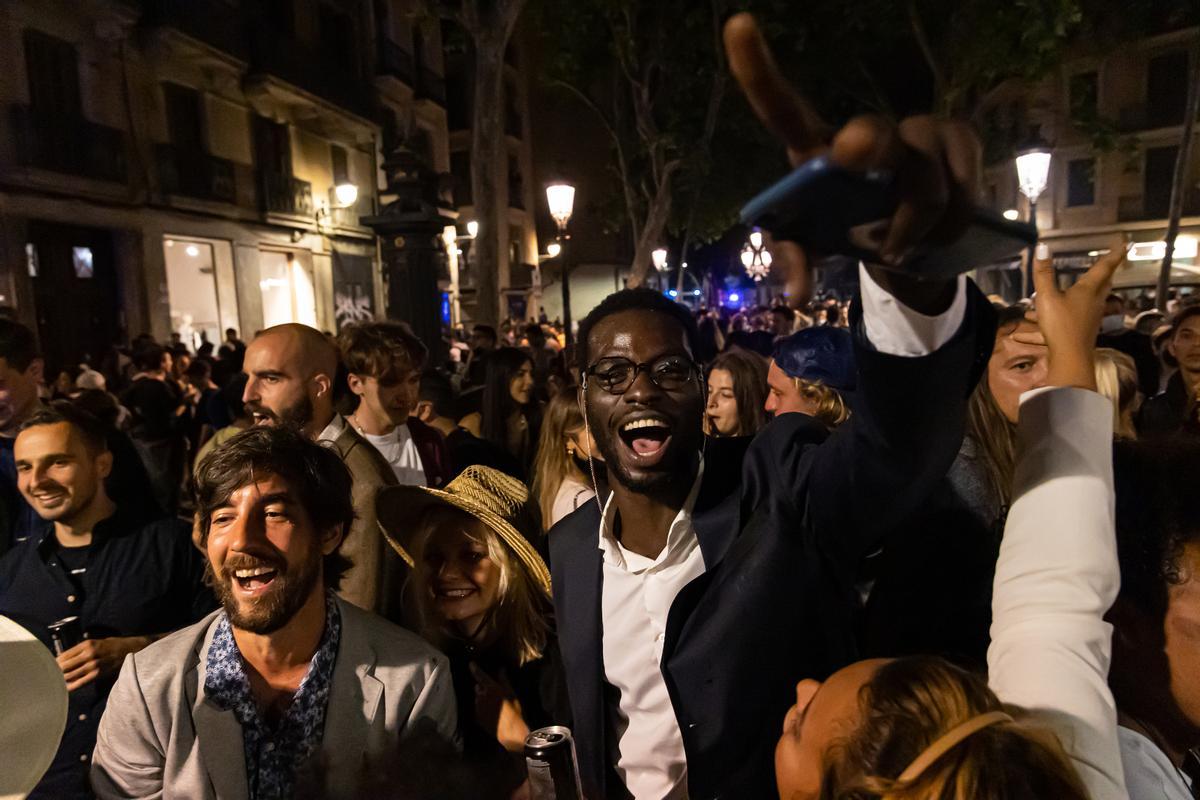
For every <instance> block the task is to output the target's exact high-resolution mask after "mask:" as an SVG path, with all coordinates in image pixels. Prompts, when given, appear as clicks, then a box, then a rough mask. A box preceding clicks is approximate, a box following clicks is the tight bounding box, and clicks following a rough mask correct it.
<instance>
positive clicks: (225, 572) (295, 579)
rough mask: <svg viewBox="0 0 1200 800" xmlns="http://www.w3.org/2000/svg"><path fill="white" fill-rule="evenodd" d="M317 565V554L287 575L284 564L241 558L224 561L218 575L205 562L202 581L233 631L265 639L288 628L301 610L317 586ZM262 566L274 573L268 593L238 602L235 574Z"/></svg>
mask: <svg viewBox="0 0 1200 800" xmlns="http://www.w3.org/2000/svg"><path fill="white" fill-rule="evenodd" d="M320 565H321V555H320V553H319V552H317V553H316V554H315V555H314V556H313V557H311V558H309V559H308V560H307V561H305V562H303V563H302V564H300V565H299V566H298V567H297V568H296V569H295V571H293V572H289V571H288V566H287V564H286V563H284V562H283V561H282V560H275V559H261V558H250V557H241V558H236V559H230V560H228V561H226V562H225V564H224V565H223V566H222V567H221V573H220V575H218V574H217V573H216V571H215V570H214V569H213V566H212V562H211V561H210V562H207V563H206V564H205V566H204V573H205V574H204V579H205V582H207V583H208V585H209V586H211V587H212V589H213V591H214V592H215V593H216V595H217V599H218V600H220V601H221V606H222V607H224V609H225V613H226V614H228V615H229V622H230V623H231V624H232V625H233V626H234V627H235V628H238V629H239V630H243V631H248V632H250V633H254V634H259V635H264V634H269V633H274V632H275V631H277V630H279V629H280V628H282V627H283V626H284V625H286V624H288V622H290V621H291V619H292V617H294V616H296V612H298V611H299V610H300V609H301V608H303V607H304V604H305V603H306V602H308V598H309V597H310V596H311V595H312V592H313V588H314V587H315V586H316V584H317V577H318V575H319V574H320ZM264 566H265V567H271V568H272V569H275V570H276V574H275V578H274V580H272V581H271V587H270V589H269V590H268V591H267V592H265V593H263V594H262V595H260V596H259V597H257V598H255V599H253V600H244V601H241V602H239V600H238V598H237V595H236V593H235V592H234V588H233V583H234V581H235V580H237V579H236V578H235V577H234V571H236V570H239V569H253V568H254V567H264Z"/></svg>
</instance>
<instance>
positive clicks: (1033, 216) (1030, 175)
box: [1016, 128, 1051, 297]
mask: <svg viewBox="0 0 1200 800" xmlns="http://www.w3.org/2000/svg"><path fill="white" fill-rule="evenodd" d="M1050 158H1051V148H1050V145H1049V144H1048V143H1047V142H1046V141H1045V140H1044V139H1042V137H1041V135H1040V133H1039V131H1038V129H1037V128H1034V129H1033V134H1032V135H1031V136H1030V137H1029V140H1028V141H1027V142H1026V143H1025V145H1024V146H1023V147H1021V148H1020V149H1019V150H1017V157H1016V162H1017V188H1018V189H1020V190H1021V194H1023V195H1025V198H1026V199H1027V200H1029V221H1030V222H1032V223H1033V227H1034V228H1035V229H1036V228H1037V202H1038V198H1039V197H1041V195H1042V192H1044V191H1046V184H1047V182H1048V181H1049V177H1050ZM1032 293H1033V251H1032V250H1031V251H1030V252H1029V257H1028V258H1027V259H1026V265H1025V296H1026V297H1028V296H1029V295H1030V294H1032Z"/></svg>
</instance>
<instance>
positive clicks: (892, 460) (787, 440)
mask: <svg viewBox="0 0 1200 800" xmlns="http://www.w3.org/2000/svg"><path fill="white" fill-rule="evenodd" d="M968 286H969V298H968V304H967V312H966V316H965V319H964V321H963V325H962V327H961V328H960V330H959V331H958V333H957V334H956V335H955V337H954V338H953V339H952V340H951V341H950V342H948V343H947V344H946V345H945V346H943V347H942V348H941V349H939V350H938V351H937V352H935V353H932V354H930V355H928V356H924V357H920V358H904V357H898V356H891V355H885V354H883V353H879V352H878V351H876V350H874V349H873V348H872V347H871V346H870V345H869V344H868V343H867V342H866V338H865V333H864V331H863V328H862V319H861V311H859V310H858V309H857V308H855V309H854V311H852V313H851V321H852V325H853V330H854V333H855V356H856V358H857V359H858V370H859V379H858V381H859V382H858V391H857V392H856V397H855V405H854V415H853V417H852V418H851V419H850V421H848V422H847V423H846V424H844V425H843V426H841V427H840V428H839V429H838V430H837V431H836V432H834V433H833V434H831V435H827V434H826V432H825V430H824V428H823V427H822V426H820V425H819V424H818V423H817V422H816V421H815V420H813V419H812V418H811V417H807V416H805V415H803V414H784V415H781V416H780V417H778V418H776V419H775V420H774V421H772V422H771V423H770V424H769V425H768V426H767V427H766V428H765V429H763V431H762V432H760V433H759V435H758V436H757V437H755V438H754V440H753V442H751V443H749V445H748V446H747V445H746V443H745V442H744V441H743V442H741V443H736V442H723V441H721V440H710V441H709V442H708V444H707V452H706V456H705V472H704V478H703V480H702V482H701V487H700V492H699V494H698V496H697V501H696V507H695V509H694V511H693V524H694V526H695V530H696V538H697V539H698V542H699V546H700V550H701V552H702V554H703V557H704V564H705V572H704V574H703V575H701V576H699V577H697V578H696V579H695V580H693V581H692V582H691V583H689V584H688V585H687V586H685V587H684V588H683V589H682V590H681V591H680V593H679V594H678V596H677V597H676V598H675V601H674V603H673V604H672V606H671V610H670V612H669V614H668V616H667V628H666V636H665V639H664V643H663V659H662V673H663V678H664V680H665V682H666V685H667V690H668V692H669V694H670V697H671V702H672V705H673V706H674V709H675V715H676V717H677V719H678V720H679V727H680V730H681V732H682V735H683V744H684V749H685V752H686V756H687V766H688V792H689V795H690V797H692V798H693V800H702V799H703V798H719V797H725V798H757V797H762V798H774V797H776V796H777V793H776V789H775V774H774V760H773V757H774V750H775V743H776V742H777V741H778V738H779V733H780V730H781V728H782V725H783V717H784V715H785V714H786V713H787V709H788V708H789V707H790V706H791V705H792V704H793V703H794V702H795V685H796V683H797V682H798V681H800V680H802V679H804V678H818V679H823V678H825V677H827V676H828V675H829V674H830V673H831V672H833V671H835V670H837V669H839V668H841V667H842V666H845V665H846V664H848V663H850V662H852V661H854V660H855V658H856V655H857V651H856V646H855V641H854V632H853V631H854V613H855V609H856V607H857V605H858V600H857V597H856V595H855V592H854V579H855V574H856V571H857V569H858V566H859V564H860V562H861V560H862V558H863V557H864V556H865V555H866V554H867V553H869V552H871V551H872V550H873V549H874V548H875V547H877V546H878V544H879V542H880V541H881V540H882V538H883V536H884V534H886V533H887V532H888V530H889V528H891V527H894V526H895V525H896V524H897V523H898V522H900V521H901V520H903V519H904V518H905V517H906V516H907V515H909V514H910V513H912V512H913V511H914V510H915V509H916V508H918V506H919V505H920V504H921V502H922V501H923V500H924V499H925V497H926V496H927V495H928V494H929V492H931V491H932V490H933V488H934V487H935V486H936V485H937V484H938V482H939V481H940V479H941V478H942V477H943V476H944V475H945V474H946V472H947V470H948V469H949V467H950V465H951V463H952V462H953V461H954V457H955V454H956V453H957V452H958V448H959V444H960V442H961V440H962V436H963V429H964V424H965V419H966V409H967V399H968V398H969V396H970V394H971V391H972V389H973V388H974V386H975V384H976V382H977V381H978V379H979V376H980V374H981V373H982V370H983V369H984V367H985V366H986V364H987V359H988V357H989V356H990V354H991V351H992V345H993V340H994V335H995V314H994V312H993V311H992V308H991V306H990V305H989V304H988V303H987V301H986V299H985V298H984V297H983V295H982V294H980V292H979V291H978V290H977V289H976V288H975V287H974V285H973V284H968ZM856 305H857V304H856ZM743 453H744V455H743ZM599 529H600V514H599V511H598V509H597V508H596V505H595V504H593V503H588V504H587V505H586V506H584V507H582V508H580V509H579V510H578V511H576V512H575V513H573V514H571V515H570V516H569V517H567V518H565V519H564V520H562V521H561V522H559V523H558V525H556V526H555V527H554V528H553V529H552V530H551V532H550V534H549V541H550V568H551V573H552V575H553V591H554V607H555V618H556V620H557V623H558V636H559V646H560V648H561V650H562V655H563V660H564V663H565V665H566V673H567V689H568V694H569V697H570V703H571V712H572V715H573V717H574V723H575V727H574V734H575V742H576V747H577V750H578V758H579V767H580V772H581V776H582V779H583V783H584V790H585V793H586V794H587V796H588V797H590V798H604V797H624V796H628V792H627V790H626V789H625V787H624V786H623V785H622V784H621V782H620V780H619V779H618V778H617V777H616V774H615V772H614V771H613V769H612V767H611V764H612V763H614V762H615V758H614V757H613V752H614V751H615V742H614V741H613V739H612V732H611V731H610V729H609V724H608V710H607V707H608V705H610V704H613V703H616V702H617V698H616V696H615V690H614V689H613V687H612V686H611V685H609V684H607V683H606V682H605V680H604V664H603V651H602V646H601V633H602V620H601V592H602V580H603V571H602V565H603V561H602V557H601V552H600V549H599Z"/></svg>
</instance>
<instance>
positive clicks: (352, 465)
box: [326, 423, 398, 486]
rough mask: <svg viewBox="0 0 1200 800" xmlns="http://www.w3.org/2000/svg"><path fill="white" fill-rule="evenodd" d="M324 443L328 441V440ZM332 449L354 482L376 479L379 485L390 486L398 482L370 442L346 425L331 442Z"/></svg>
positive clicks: (380, 454)
mask: <svg viewBox="0 0 1200 800" xmlns="http://www.w3.org/2000/svg"><path fill="white" fill-rule="evenodd" d="M326 441H329V440H328V439H327V440H326ZM333 448H334V449H335V450H337V453H338V455H339V456H340V457H341V459H342V462H343V463H345V465H346V467H347V468H348V469H349V470H350V472H351V473H352V474H353V475H354V480H355V481H361V480H371V479H372V478H373V477H374V478H377V479H378V481H379V483H380V484H382V485H386V486H391V485H393V484H395V483H397V482H398V481H397V480H396V473H395V472H394V471H393V470H392V466H391V465H390V464H388V463H387V459H385V458H384V457H383V454H382V453H380V452H379V451H378V450H376V449H375V448H374V447H373V446H372V445H371V443H370V442H368V441H367V440H366V439H364V438H363V437H361V436H359V435H358V432H357V431H355V430H354V428H352V427H351V426H350V425H349V424H348V423H347V425H346V426H345V427H344V428H342V432H341V433H339V434H338V437H337V438H336V439H334V440H333Z"/></svg>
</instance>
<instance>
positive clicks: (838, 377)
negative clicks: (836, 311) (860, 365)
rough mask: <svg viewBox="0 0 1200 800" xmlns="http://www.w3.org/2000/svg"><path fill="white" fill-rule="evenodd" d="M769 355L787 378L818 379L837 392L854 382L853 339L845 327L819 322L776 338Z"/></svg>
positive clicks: (849, 388) (856, 375)
mask: <svg viewBox="0 0 1200 800" xmlns="http://www.w3.org/2000/svg"><path fill="white" fill-rule="evenodd" d="M771 358H772V359H774V361H775V363H776V364H777V365H778V366H779V368H780V369H781V370H783V372H784V374H785V375H787V376H788V377H789V378H799V379H800V380H805V381H813V382H818V381H819V382H821V383H823V384H825V385H826V386H828V387H829V388H831V389H837V390H838V391H839V392H852V391H854V387H855V386H856V385H857V384H858V374H857V372H856V371H855V368H854V342H853V340H852V339H851V337H850V333H849V331H847V330H846V329H845V328H833V327H830V326H828V325H822V326H820V327H816V328H805V329H804V330H802V331H797V332H796V333H793V334H792V335H791V336H788V337H787V338H784V339H780V340H779V342H778V343H777V344H776V345H775V350H774V352H773V353H771Z"/></svg>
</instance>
